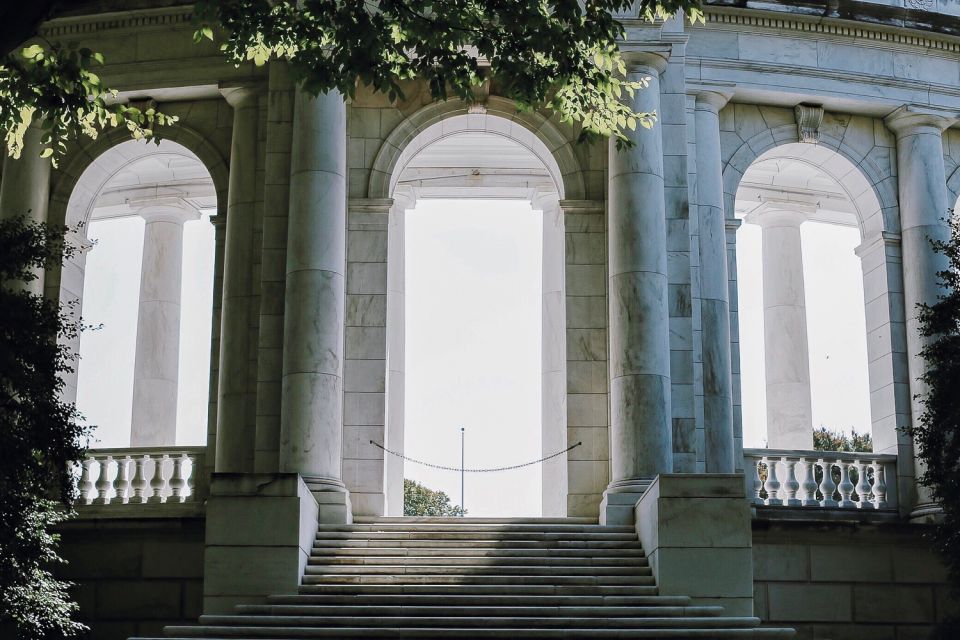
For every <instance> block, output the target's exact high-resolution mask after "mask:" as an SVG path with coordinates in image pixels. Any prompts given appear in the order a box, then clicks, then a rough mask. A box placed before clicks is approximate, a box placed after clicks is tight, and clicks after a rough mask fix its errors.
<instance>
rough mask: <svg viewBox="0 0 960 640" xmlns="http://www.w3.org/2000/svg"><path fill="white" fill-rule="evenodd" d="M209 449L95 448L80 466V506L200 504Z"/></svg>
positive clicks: (88, 452)
mask: <svg viewBox="0 0 960 640" xmlns="http://www.w3.org/2000/svg"><path fill="white" fill-rule="evenodd" d="M206 450H207V449H206V447H148V448H142V449H132V448H131V449H127V448H119V449H91V450H89V451H87V455H86V457H85V458H84V459H83V462H82V463H81V465H80V467H81V468H80V482H79V489H80V497H79V499H78V500H77V504H78V505H79V506H84V505H111V506H113V505H124V504H161V503H165V504H172V503H183V502H194V503H196V502H199V501H200V500H202V498H203V496H201V495H200V492H199V491H198V487H197V485H198V482H197V480H198V478H199V476H200V473H201V472H202V470H203V467H204V457H205V456H206Z"/></svg>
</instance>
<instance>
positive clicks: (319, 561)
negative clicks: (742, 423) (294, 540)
mask: <svg viewBox="0 0 960 640" xmlns="http://www.w3.org/2000/svg"><path fill="white" fill-rule="evenodd" d="M308 562H309V564H311V565H328V566H329V565H344V566H377V565H403V566H407V567H410V566H422V565H427V566H429V565H437V564H442V565H443V566H446V567H464V570H465V571H467V570H469V568H470V567H497V566H507V565H509V566H518V567H520V566H524V567H527V566H551V567H597V568H599V567H645V566H647V559H646V558H644V557H638V556H627V557H622V556H620V557H618V556H613V555H610V556H600V557H597V558H591V557H589V556H583V555H578V556H569V557H555V556H549V555H537V556H533V555H529V556H492V555H491V556H476V555H472V556H450V557H446V556H440V555H430V556H420V555H405V556H382V555H379V554H378V555H366V556H360V555H356V556H347V555H334V554H313V553H312V554H310V558H309V561H308Z"/></svg>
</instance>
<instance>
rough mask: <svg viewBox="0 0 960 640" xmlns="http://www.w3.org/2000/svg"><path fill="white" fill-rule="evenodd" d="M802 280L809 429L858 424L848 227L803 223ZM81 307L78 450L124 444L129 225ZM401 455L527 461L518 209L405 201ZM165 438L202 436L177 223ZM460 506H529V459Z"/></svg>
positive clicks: (524, 214) (534, 408)
mask: <svg viewBox="0 0 960 640" xmlns="http://www.w3.org/2000/svg"><path fill="white" fill-rule="evenodd" d="M802 233H803V240H804V273H805V275H806V280H807V290H806V294H807V312H808V330H809V342H810V363H811V378H812V381H813V390H812V395H813V413H814V424H815V425H820V424H824V425H827V426H830V427H832V428H839V429H844V430H849V428H850V427H856V428H857V429H858V430H860V431H864V430H868V429H869V402H868V400H869V396H868V391H867V389H868V387H867V378H866V375H867V369H866V342H865V332H864V325H863V301H862V296H863V294H862V284H861V281H860V278H861V275H860V265H859V259H858V258H857V257H856V256H855V255H854V253H853V247H855V246H856V245H857V244H858V243H859V236H858V233H857V231H856V230H855V229H851V228H843V227H836V226H830V225H824V224H812V223H806V224H804V226H803V227H802ZM90 236H91V237H92V238H95V239H97V241H98V244H97V246H96V247H95V248H94V249H93V250H92V251H91V252H90V253H89V254H88V257H87V280H86V286H85V287H86V288H85V293H84V308H83V314H84V319H85V321H86V322H88V323H91V324H99V323H102V324H103V325H104V326H103V329H101V330H99V331H91V332H87V333H85V334H84V336H83V338H82V340H81V355H82V362H81V374H80V383H79V396H78V405H79V407H80V410H81V411H82V412H83V413H84V414H85V415H86V416H87V418H88V419H89V421H90V422H91V423H92V424H96V425H98V430H97V437H98V438H99V442H97V443H95V444H94V446H99V447H123V446H128V444H129V433H130V412H131V401H132V388H133V380H132V375H133V353H134V345H135V342H136V318H137V297H138V291H139V286H140V274H139V266H140V260H141V254H142V245H143V222H142V220H140V219H139V218H128V219H119V220H109V221H103V222H94V223H93V224H91V226H90ZM406 242H407V251H406V255H407V264H406V287H407V290H406V294H407V295H406V300H407V322H406V327H407V347H406V355H407V361H406V390H407V397H406V438H405V448H406V452H407V454H408V455H411V456H414V457H419V458H423V459H426V460H428V461H431V462H435V463H438V464H443V465H449V466H457V465H458V464H459V460H460V427H461V426H462V427H464V428H465V429H466V445H467V446H466V465H467V466H468V467H474V466H475V467H487V466H503V465H509V464H515V463H519V462H523V461H527V460H531V459H535V458H538V457H540V455H541V452H540V290H541V289H540V287H541V284H540V279H541V273H540V259H541V258H540V256H541V216H540V214H539V212H534V211H533V210H531V208H530V205H529V204H528V203H525V202H510V201H421V202H420V203H419V205H418V207H417V209H416V210H414V211H412V212H410V213H409V214H408V217H407V230H406ZM759 242H760V229H759V227H755V226H752V225H744V226H743V227H741V230H740V231H739V236H738V250H739V265H738V273H739V276H738V277H739V280H740V311H741V313H740V336H741V354H742V355H741V363H742V370H743V381H742V387H743V404H744V406H743V416H744V438H745V445H746V446H748V447H760V446H763V445H764V444H765V442H766V434H765V426H764V424H765V417H764V416H765V412H766V408H765V396H764V387H763V333H762V331H763V321H762V314H761V311H762V286H761V284H762V280H761V270H760V264H761V262H760V244H759ZM184 243H185V245H184V266H183V272H184V285H183V308H182V317H181V343H180V353H181V358H180V401H179V405H178V427H177V444H181V445H193V444H204V442H205V435H204V434H205V432H206V420H207V397H208V394H207V391H208V380H209V355H210V348H209V344H210V342H209V341H210V308H211V293H212V284H211V283H212V276H211V274H212V265H213V227H212V225H211V224H210V223H209V222H208V221H207V220H206V219H204V220H200V221H195V222H188V223H187V224H186V226H185V230H184ZM406 476H407V477H408V478H412V479H416V480H419V481H422V482H424V483H426V484H427V485H428V486H430V487H433V488H437V489H442V490H444V491H446V492H447V493H448V494H449V495H450V497H451V499H452V500H453V502H454V503H457V504H458V503H459V502H460V477H459V473H456V472H441V471H435V470H429V469H426V468H423V467H418V466H416V465H409V464H408V465H407V467H406ZM466 507H467V510H468V511H469V513H470V515H475V516H486V515H490V516H493V515H498V516H509V515H539V514H540V475H539V468H538V467H528V468H526V469H524V470H518V471H510V472H503V473H488V474H467V477H466Z"/></svg>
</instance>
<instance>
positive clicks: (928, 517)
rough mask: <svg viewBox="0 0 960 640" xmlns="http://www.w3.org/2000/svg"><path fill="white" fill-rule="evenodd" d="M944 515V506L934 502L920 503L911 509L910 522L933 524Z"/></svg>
mask: <svg viewBox="0 0 960 640" xmlns="http://www.w3.org/2000/svg"><path fill="white" fill-rule="evenodd" d="M942 516H943V508H942V507H941V506H940V505H938V504H936V503H933V502H925V503H923V504H918V505H917V506H915V507H914V508H913V509H911V510H910V516H909V518H910V522H913V523H917V524H931V523H934V522H936V521H937V520H939V519H940V518H941V517H942Z"/></svg>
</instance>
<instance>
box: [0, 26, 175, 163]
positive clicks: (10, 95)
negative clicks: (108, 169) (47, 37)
mask: <svg viewBox="0 0 960 640" xmlns="http://www.w3.org/2000/svg"><path fill="white" fill-rule="evenodd" d="M103 62H104V60H103V56H102V55H101V54H99V53H95V52H94V51H91V50H90V49H86V48H77V47H76V46H68V47H61V46H60V45H57V44H49V45H48V46H46V47H44V46H42V45H40V44H31V45H30V46H27V47H24V48H23V49H21V50H19V51H16V52H13V53H11V54H9V55H7V56H6V58H5V59H4V60H3V61H2V63H0V130H3V131H5V132H6V134H5V142H6V148H7V153H8V154H9V155H10V157H12V158H19V157H20V153H21V152H22V151H23V144H24V142H23V141H24V135H25V134H26V132H27V129H28V128H29V127H30V126H31V124H33V123H37V124H38V125H39V126H40V127H41V128H42V130H43V135H42V137H41V141H40V142H41V144H42V145H43V150H42V152H41V156H42V157H52V161H53V162H54V165H56V161H57V158H58V157H59V156H61V155H63V153H64V152H65V151H66V148H67V147H66V143H67V141H68V140H75V139H77V138H79V137H81V136H87V137H89V138H94V139H95V138H96V137H97V135H98V134H99V133H100V132H101V131H103V130H104V129H106V128H107V127H116V126H125V127H126V128H127V130H128V131H129V132H130V135H131V136H132V137H133V138H134V139H136V140H140V139H144V138H155V137H156V135H155V130H154V127H156V126H159V125H164V124H171V123H173V122H175V121H176V118H175V117H171V116H166V115H164V114H162V113H160V112H159V111H157V110H156V108H154V107H147V108H145V109H140V108H138V107H135V106H132V105H125V104H119V103H117V102H116V97H117V92H116V91H113V90H110V89H107V88H106V87H105V86H104V84H103V82H102V81H101V80H100V76H98V75H97V74H96V73H94V72H93V68H94V67H95V66H97V65H102V64H103Z"/></svg>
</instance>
